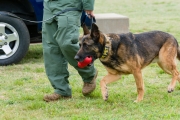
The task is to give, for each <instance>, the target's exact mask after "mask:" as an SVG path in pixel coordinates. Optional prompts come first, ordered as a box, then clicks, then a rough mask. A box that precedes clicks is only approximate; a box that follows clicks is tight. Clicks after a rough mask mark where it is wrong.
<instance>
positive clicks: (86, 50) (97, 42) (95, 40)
mask: <svg viewBox="0 0 180 120" xmlns="http://www.w3.org/2000/svg"><path fill="white" fill-rule="evenodd" d="M82 27H83V31H84V36H83V37H82V38H81V40H80V41H79V45H80V49H79V51H78V52H77V54H76V56H75V57H74V59H76V60H77V61H78V62H82V61H83V60H84V59H85V58H86V57H88V56H90V57H92V63H93V62H94V60H96V59H97V58H99V57H101V55H102V52H103V48H104V46H105V42H104V35H103V34H102V33H101V32H100V31H99V28H98V26H97V25H96V24H95V23H93V24H92V28H91V32H90V31H89V30H88V28H87V27H86V26H85V25H83V26H82Z"/></svg>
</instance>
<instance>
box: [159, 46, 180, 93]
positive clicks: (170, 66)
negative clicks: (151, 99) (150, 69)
mask: <svg viewBox="0 0 180 120" xmlns="http://www.w3.org/2000/svg"><path fill="white" fill-rule="evenodd" d="M176 54H177V49H176V47H174V46H173V45H172V44H165V45H164V46H163V47H162V48H161V50H160V52H159V61H158V65H159V66H160V67H161V68H162V69H163V70H164V71H165V72H166V73H168V74H170V75H172V80H171V83H170V84H169V86H168V92H169V93H171V92H173V91H174V88H175V85H176V81H177V80H179V81H180V74H179V72H178V70H177V65H176Z"/></svg>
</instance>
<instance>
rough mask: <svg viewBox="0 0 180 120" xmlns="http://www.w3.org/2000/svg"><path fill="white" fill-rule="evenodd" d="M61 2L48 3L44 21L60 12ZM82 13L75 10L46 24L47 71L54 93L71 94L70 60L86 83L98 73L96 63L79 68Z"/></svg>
mask: <svg viewBox="0 0 180 120" xmlns="http://www.w3.org/2000/svg"><path fill="white" fill-rule="evenodd" d="M56 4H57V3H53V2H52V3H51V2H44V16H43V17H44V18H43V19H44V20H46V19H48V18H50V17H52V16H53V15H54V14H55V13H57V12H58V8H57V6H56ZM80 17H81V12H79V11H71V12H66V13H65V14H62V15H59V16H57V17H56V18H54V19H52V20H49V21H47V22H44V23H43V29H42V43H43V56H44V63H45V70H46V74H47V76H48V79H49V81H50V83H51V85H52V87H53V88H54V92H55V93H58V94H60V95H63V96H71V94H72V92H71V87H70V85H69V81H68V77H69V72H68V63H69V64H70V65H71V66H73V67H74V68H75V69H76V70H77V71H78V73H79V75H80V76H81V78H82V80H83V81H84V82H91V80H92V79H93V77H94V75H95V72H96V71H95V68H94V66H93V65H92V66H90V67H85V68H83V69H82V68H78V66H77V61H76V60H75V59H74V56H75V55H76V53H77V51H78V49H79V43H78V39H79V28H80Z"/></svg>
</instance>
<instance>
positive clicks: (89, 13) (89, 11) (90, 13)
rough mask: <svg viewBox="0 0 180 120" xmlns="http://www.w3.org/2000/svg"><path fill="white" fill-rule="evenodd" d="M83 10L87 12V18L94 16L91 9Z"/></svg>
mask: <svg viewBox="0 0 180 120" xmlns="http://www.w3.org/2000/svg"><path fill="white" fill-rule="evenodd" d="M85 12H86V13H87V14H88V16H89V18H91V17H95V16H94V13H93V11H92V10H85Z"/></svg>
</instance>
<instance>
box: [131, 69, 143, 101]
mask: <svg viewBox="0 0 180 120" xmlns="http://www.w3.org/2000/svg"><path fill="white" fill-rule="evenodd" d="M133 75H134V78H135V81H136V87H137V93H138V96H137V99H136V100H135V101H134V102H140V101H141V100H143V97H144V81H143V78H142V73H141V69H138V70H135V71H134V73H133Z"/></svg>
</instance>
